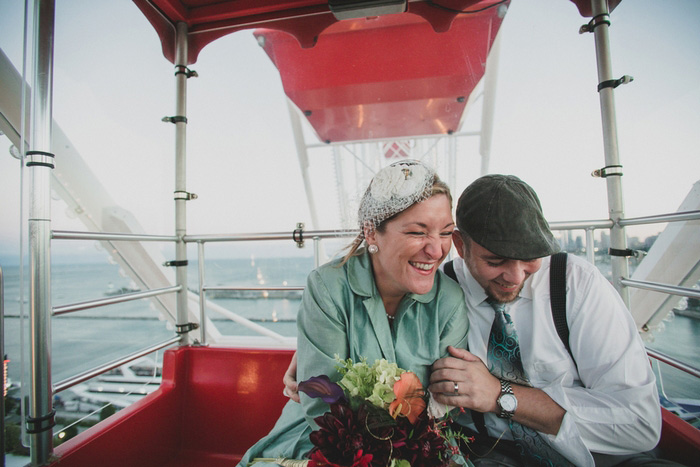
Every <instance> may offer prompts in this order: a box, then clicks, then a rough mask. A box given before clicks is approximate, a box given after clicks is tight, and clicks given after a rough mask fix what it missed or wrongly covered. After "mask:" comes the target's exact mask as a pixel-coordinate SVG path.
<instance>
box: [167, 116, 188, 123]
mask: <svg viewBox="0 0 700 467" xmlns="http://www.w3.org/2000/svg"><path fill="white" fill-rule="evenodd" d="M162 121H164V122H170V123H187V117H181V116H177V115H176V116H175V117H163V118H162Z"/></svg>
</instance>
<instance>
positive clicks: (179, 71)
mask: <svg viewBox="0 0 700 467" xmlns="http://www.w3.org/2000/svg"><path fill="white" fill-rule="evenodd" d="M177 75H185V76H186V77H187V78H188V79H189V78H197V77H198V76H199V75H198V74H197V72H196V71H194V70H190V69H189V68H187V67H186V66H185V65H175V76H177Z"/></svg>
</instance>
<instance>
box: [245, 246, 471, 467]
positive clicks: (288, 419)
mask: <svg viewBox="0 0 700 467" xmlns="http://www.w3.org/2000/svg"><path fill="white" fill-rule="evenodd" d="M339 263H340V260H336V261H333V262H331V263H329V264H326V265H324V266H321V267H320V268H318V269H316V270H314V271H312V272H311V274H310V275H309V278H308V281H307V287H306V290H305V292H304V296H303V298H302V302H301V308H300V310H299V315H298V317H297V326H298V328H299V332H298V338H297V352H298V355H297V356H298V368H297V380H298V381H304V380H306V379H308V378H310V377H312V376H318V375H322V374H326V375H328V376H329V377H330V378H331V379H332V380H333V381H337V380H338V379H339V375H338V373H337V371H336V369H335V367H336V364H337V362H336V360H335V355H338V356H339V357H340V358H341V359H347V358H351V359H352V360H353V361H355V362H358V361H360V359H361V358H362V357H365V358H366V359H367V362H368V363H369V364H372V363H374V361H375V360H377V359H381V358H384V359H386V360H387V361H389V362H392V363H396V364H397V365H398V366H399V367H400V368H403V369H404V370H408V371H413V372H414V373H416V375H417V376H418V377H419V378H420V380H421V382H422V383H423V386H424V387H427V385H428V382H429V376H430V366H431V365H432V364H433V362H434V361H435V360H437V359H439V358H441V357H444V356H446V355H447V346H448V345H453V346H455V347H460V348H466V342H467V330H468V322H467V310H466V306H465V303H464V296H463V294H462V290H461V289H460V287H459V285H457V283H456V282H454V281H452V280H450V279H449V278H447V276H445V275H444V274H443V273H442V271H440V272H438V273H437V275H436V277H435V283H434V284H433V288H432V290H431V291H430V292H428V293H426V294H423V295H416V294H408V295H406V296H405V297H404V298H403V299H402V300H401V303H400V304H399V307H398V311H397V313H396V318H395V319H394V321H393V323H392V324H390V323H389V320H388V319H387V316H386V312H385V310H384V303H383V302H382V298H381V297H380V295H379V292H378V291H377V287H376V285H375V282H374V277H373V275H372V266H371V262H370V258H369V255H368V254H367V253H366V252H365V253H362V254H361V255H359V256H353V257H352V258H350V260H349V261H348V262H347V263H345V264H344V265H343V266H338V264H339ZM327 411H328V404H326V403H325V402H323V401H322V400H321V399H312V398H309V397H307V396H306V395H305V394H301V404H298V403H296V402H294V401H291V400H290V401H289V402H288V403H287V404H286V406H285V407H284V410H283V411H282V415H281V416H280V418H279V420H278V421H277V424H276V425H275V426H274V428H273V429H272V431H270V433H269V434H268V435H267V436H266V437H264V438H263V439H261V440H260V441H258V442H257V443H256V444H255V445H253V447H251V448H250V449H249V450H248V452H247V453H246V454H245V456H244V457H243V459H242V460H241V463H240V464H239V466H242V467H245V466H246V465H247V463H248V462H250V461H252V460H253V459H255V458H278V457H285V458H291V459H303V458H305V455H306V454H307V453H308V452H309V451H310V450H311V449H312V448H313V445H312V444H311V442H310V441H309V433H311V431H312V430H314V429H316V428H317V425H316V424H315V423H314V421H313V419H314V418H316V417H318V416H320V415H322V414H323V413H325V412H327ZM260 465H262V464H256V466H260Z"/></svg>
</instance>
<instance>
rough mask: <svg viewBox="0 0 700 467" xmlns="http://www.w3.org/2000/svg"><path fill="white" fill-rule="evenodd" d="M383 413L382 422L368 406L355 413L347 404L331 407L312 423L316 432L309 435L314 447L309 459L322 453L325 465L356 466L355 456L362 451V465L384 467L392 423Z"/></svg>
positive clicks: (388, 452) (339, 403)
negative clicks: (316, 426) (325, 461)
mask: <svg viewBox="0 0 700 467" xmlns="http://www.w3.org/2000/svg"><path fill="white" fill-rule="evenodd" d="M383 413H384V415H385V418H384V420H379V419H378V414H376V413H374V412H373V411H372V408H371V407H370V406H369V405H368V404H363V405H360V407H359V408H358V410H357V412H354V411H353V410H352V409H351V408H350V407H349V406H348V405H347V403H346V402H338V403H336V404H332V405H331V410H330V412H327V413H325V414H323V415H321V416H320V417H316V418H315V419H314V421H315V422H316V424H318V427H319V428H318V430H315V431H313V432H312V433H311V434H310V435H309V439H310V440H311V442H312V443H313V445H314V446H315V448H314V450H312V452H311V456H312V458H313V456H314V455H316V456H319V454H316V451H321V453H322V454H323V457H324V458H325V459H326V460H327V461H328V463H330V464H333V465H338V466H343V467H348V466H352V465H354V464H355V462H356V461H357V459H356V456H357V453H358V452H360V451H361V452H363V453H364V454H363V456H364V457H362V458H363V459H365V461H363V462H367V463H368V464H371V465H372V466H382V467H384V466H386V465H387V464H388V462H389V459H390V455H391V453H392V448H391V436H392V434H393V433H394V427H393V426H391V425H393V424H394V421H393V419H392V418H391V417H389V416H388V414H387V413H386V411H383ZM386 419H388V420H389V421H390V422H386V421H385V420H386ZM388 423H390V424H388ZM367 456H370V457H367Z"/></svg>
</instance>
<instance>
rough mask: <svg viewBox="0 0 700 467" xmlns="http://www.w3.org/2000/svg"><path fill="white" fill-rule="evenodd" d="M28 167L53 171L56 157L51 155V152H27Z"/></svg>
mask: <svg viewBox="0 0 700 467" xmlns="http://www.w3.org/2000/svg"><path fill="white" fill-rule="evenodd" d="M26 159H27V164H26V165H27V167H35V166H39V167H48V168H49V169H53V168H54V165H53V161H54V159H55V156H54V155H53V154H51V153H50V152H44V151H27V157H26Z"/></svg>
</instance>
